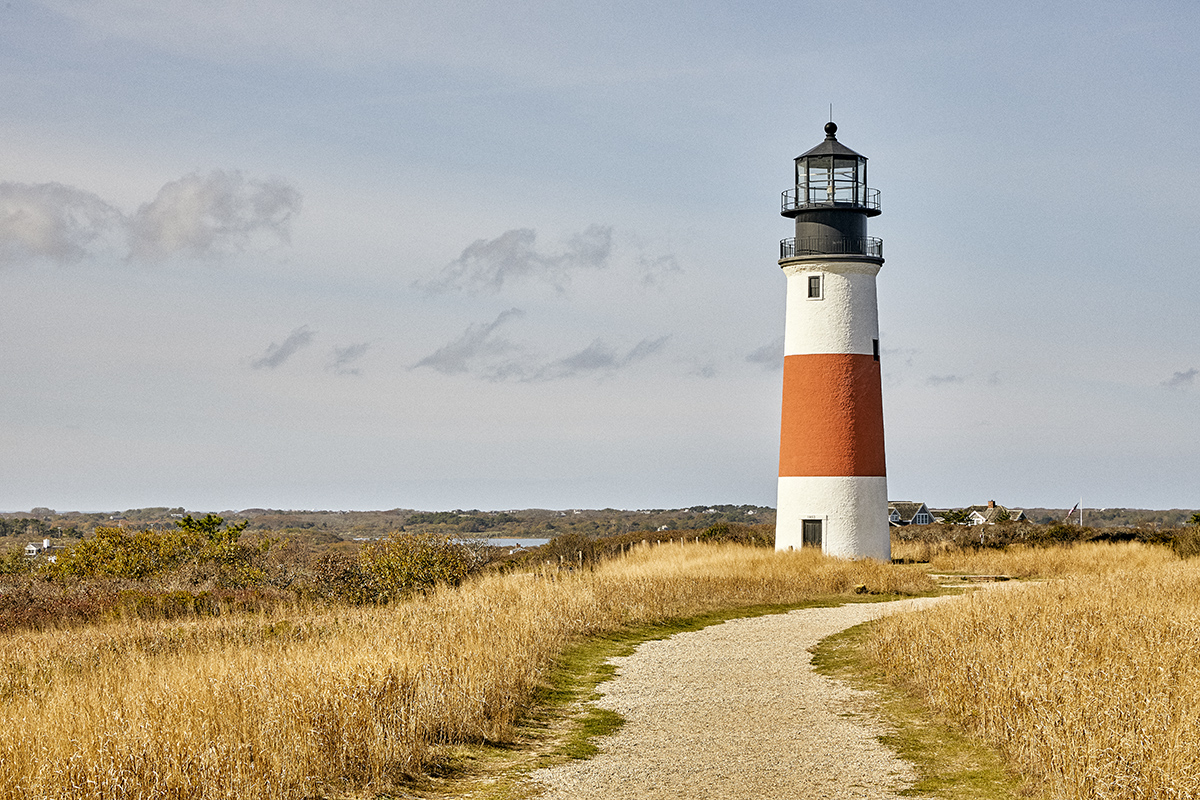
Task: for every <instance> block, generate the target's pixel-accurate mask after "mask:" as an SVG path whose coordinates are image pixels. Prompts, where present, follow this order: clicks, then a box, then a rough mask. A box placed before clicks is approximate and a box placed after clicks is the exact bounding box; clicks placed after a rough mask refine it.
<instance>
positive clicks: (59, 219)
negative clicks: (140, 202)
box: [0, 183, 123, 264]
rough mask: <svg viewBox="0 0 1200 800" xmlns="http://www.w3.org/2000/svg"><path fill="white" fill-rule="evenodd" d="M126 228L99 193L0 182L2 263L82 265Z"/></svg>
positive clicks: (0, 254)
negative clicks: (102, 242)
mask: <svg viewBox="0 0 1200 800" xmlns="http://www.w3.org/2000/svg"><path fill="white" fill-rule="evenodd" d="M122 224H123V218H122V216H121V212H120V211H118V210H117V209H116V208H114V207H113V206H111V205H109V204H108V203H106V202H104V201H103V200H101V199H100V198H99V197H97V196H96V195H94V194H92V193H90V192H85V191H82V190H80V189H75V188H73V187H71V186H64V185H63V184H61V183H37V184H26V183H0V263H4V264H13V263H19V262H23V261H27V260H41V259H45V260H48V261H52V262H54V263H56V264H68V263H71V262H74V261H79V260H81V259H83V258H85V257H87V256H88V255H89V254H90V248H91V247H92V246H93V245H95V244H96V243H98V241H100V240H103V239H104V238H106V237H107V236H108V235H110V234H112V233H113V232H116V231H119V230H120V228H121V226H122Z"/></svg>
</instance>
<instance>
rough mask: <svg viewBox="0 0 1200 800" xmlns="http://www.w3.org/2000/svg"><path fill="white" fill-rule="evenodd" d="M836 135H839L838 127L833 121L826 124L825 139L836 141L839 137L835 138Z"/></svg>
mask: <svg viewBox="0 0 1200 800" xmlns="http://www.w3.org/2000/svg"><path fill="white" fill-rule="evenodd" d="M835 133H837V125H836V124H835V123H834V122H833V120H830V121H829V122H826V123H825V138H826V139H836V138H837V137H836V136H834V134H835Z"/></svg>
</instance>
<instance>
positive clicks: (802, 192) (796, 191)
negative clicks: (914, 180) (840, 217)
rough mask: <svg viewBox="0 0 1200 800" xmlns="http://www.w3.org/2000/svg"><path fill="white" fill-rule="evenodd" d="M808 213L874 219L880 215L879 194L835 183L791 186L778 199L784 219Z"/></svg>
mask: <svg viewBox="0 0 1200 800" xmlns="http://www.w3.org/2000/svg"><path fill="white" fill-rule="evenodd" d="M810 209H812V210H815V209H846V210H847V211H861V212H862V213H864V214H866V215H867V216H868V217H874V216H876V215H878V214H879V213H880V209H879V190H878V189H869V188H867V187H866V186H863V185H862V184H856V183H855V182H851V181H846V182H841V181H835V182H834V183H832V184H828V183H826V184H824V185H816V184H801V185H799V186H794V187H792V188H791V189H787V190H785V191H784V192H783V193H782V195H781V197H780V211H779V213H780V214H782V215H783V216H785V217H794V216H796V215H797V214H799V213H800V212H801V211H807V210H810Z"/></svg>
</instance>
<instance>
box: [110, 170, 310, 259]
mask: <svg viewBox="0 0 1200 800" xmlns="http://www.w3.org/2000/svg"><path fill="white" fill-rule="evenodd" d="M299 210H300V193H299V192H297V191H296V190H295V189H294V188H293V187H292V186H290V185H289V184H287V183H285V182H284V181H282V180H269V181H253V180H247V179H246V178H245V177H244V176H243V175H242V173H240V172H237V171H232V172H224V171H222V170H214V171H212V172H210V173H209V174H208V175H199V174H192V175H187V176H185V177H183V178H180V179H179V180H177V181H172V182H171V183H168V184H167V185H166V186H164V187H162V189H160V190H159V192H158V196H157V197H155V198H154V200H153V201H151V202H149V203H146V204H145V205H143V206H142V207H141V208H139V209H138V210H137V213H135V214H134V215H133V216H132V217H131V218H130V219H129V255H130V258H134V259H138V260H144V261H159V260H162V259H164V258H168V257H170V256H172V255H175V254H177V253H179V254H183V255H185V256H192V257H207V256H213V255H221V254H224V253H226V252H228V251H234V250H240V249H242V248H243V247H244V246H245V245H246V243H247V242H248V241H249V240H250V237H251V236H252V235H253V234H255V233H259V232H266V233H269V234H272V235H274V236H276V237H278V238H279V239H281V240H283V241H287V236H288V223H289V222H290V221H291V218H292V216H294V215H295V214H296V212H297V211H299Z"/></svg>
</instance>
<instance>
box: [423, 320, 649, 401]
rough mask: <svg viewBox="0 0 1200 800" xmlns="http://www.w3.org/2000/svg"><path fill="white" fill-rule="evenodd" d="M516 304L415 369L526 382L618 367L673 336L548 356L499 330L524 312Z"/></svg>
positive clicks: (597, 344) (596, 343)
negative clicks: (548, 358) (631, 345)
mask: <svg viewBox="0 0 1200 800" xmlns="http://www.w3.org/2000/svg"><path fill="white" fill-rule="evenodd" d="M523 314H524V312H522V311H521V310H520V309H517V308H513V309H509V310H508V311H505V312H503V313H502V314H500V315H499V316H498V317H496V319H494V320H493V321H491V322H489V323H485V324H476V325H471V326H470V327H468V328H467V330H466V331H464V332H463V334H462V335H461V336H459V337H458V338H457V339H455V340H454V341H452V342H450V343H448V344H446V345H445V346H443V347H440V348H438V349H437V350H436V351H435V352H433V353H431V354H430V355H428V356H426V357H425V358H422V359H421V360H420V361H418V362H417V363H415V364H413V365H412V367H411V369H416V368H418V367H429V368H430V369H433V370H436V371H438V372H441V373H442V374H444V375H461V374H470V375H473V376H475V377H479V378H483V379H485V380H489V381H497V382H499V381H507V380H515V381H521V382H526V383H536V382H542V381H555V380H562V379H565V378H571V377H574V376H577V375H589V374H602V373H609V372H615V371H617V370H620V369H622V368H624V367H628V366H630V365H632V364H635V363H637V362H639V361H643V360H645V359H647V358H649V357H651V356H652V355H654V354H655V353H657V352H659V351H660V350H661V349H662V348H663V347H664V346H665V345H666V343H667V341H668V340H669V339H670V337H669V336H660V337H658V338H653V339H642V340H641V341H640V342H638V343H637V344H635V345H634V346H633V347H631V348H629V349H628V350H624V351H622V350H621V349H620V348H618V347H616V346H614V345H612V344H610V343H608V342H606V341H604V340H603V339H595V340H594V341H593V342H592V343H591V344H589V345H588V346H587V347H585V348H584V349H582V350H580V351H578V352H576V353H572V354H571V355H568V356H564V357H562V358H557V359H553V360H549V361H546V360H544V359H542V358H538V357H537V356H536V355H534V354H533V353H532V351H531V349H530V348H528V347H525V346H522V345H519V344H517V343H515V342H513V341H511V340H509V339H507V338H505V337H503V336H501V335H500V334H499V333H498V331H499V330H500V328H501V327H502V326H504V325H505V324H507V323H508V322H509V320H512V319H516V318H518V317H520V316H523Z"/></svg>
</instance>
